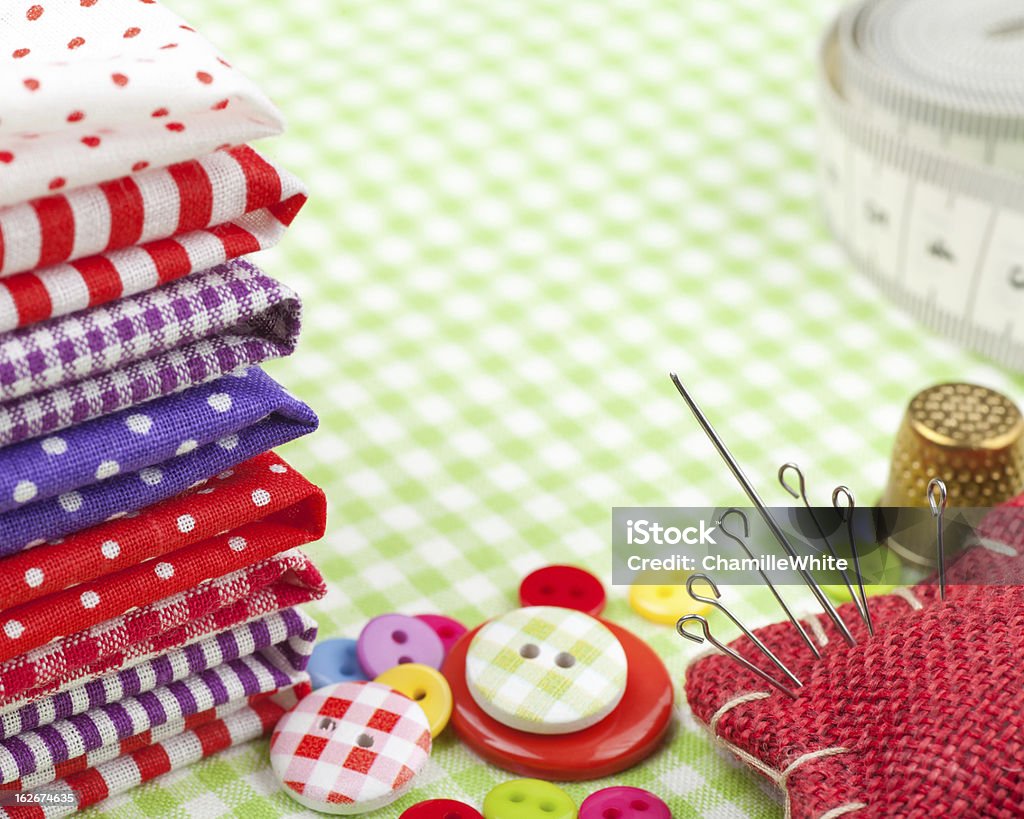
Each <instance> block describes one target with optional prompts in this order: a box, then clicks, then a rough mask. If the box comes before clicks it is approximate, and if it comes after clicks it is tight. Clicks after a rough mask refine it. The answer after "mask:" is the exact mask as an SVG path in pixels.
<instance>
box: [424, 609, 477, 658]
mask: <svg viewBox="0 0 1024 819" xmlns="http://www.w3.org/2000/svg"><path fill="white" fill-rule="evenodd" d="M416 619H417V620H422V621H423V622H424V623H426V624H427V625H428V626H430V627H431V628H432V629H433V630H434V633H435V634H436V635H437V636H438V637H440V638H441V645H443V646H444V653H445V654H447V653H448V652H449V651H451V648H452V646H453V645H455V644H456V643H457V642H458V640H459V638H460V637H461V636H462V635H463V634H465V633H466V630H467V629H466V627H465V626H464V625H462V623H460V622H459V621H458V620H455V619H454V618H452V617H446V616H445V615H443V614H417V615H416Z"/></svg>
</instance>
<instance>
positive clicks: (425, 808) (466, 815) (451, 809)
mask: <svg viewBox="0 0 1024 819" xmlns="http://www.w3.org/2000/svg"><path fill="white" fill-rule="evenodd" d="M398 819H484V817H483V815H482V814H481V813H480V811H478V810H477V809H476V808H471V807H470V806H469V805H467V804H466V803H465V802H456V801H455V800H454V799H428V800H427V801H426V802H420V803H419V804H417V805H413V806H412V807H411V808H406V809H405V812H404V813H403V814H402V815H401V816H400V817H398Z"/></svg>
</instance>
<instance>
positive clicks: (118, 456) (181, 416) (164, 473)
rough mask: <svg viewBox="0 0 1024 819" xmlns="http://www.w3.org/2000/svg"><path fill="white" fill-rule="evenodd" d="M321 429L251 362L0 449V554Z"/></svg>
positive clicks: (145, 502) (151, 499) (153, 498)
mask: <svg viewBox="0 0 1024 819" xmlns="http://www.w3.org/2000/svg"><path fill="white" fill-rule="evenodd" d="M316 426H317V418H316V415H315V414H314V413H313V411H312V410H311V409H310V408H309V407H307V406H306V405H305V404H303V403H302V402H301V401H299V400H298V399H296V398H294V397H293V396H291V395H289V394H288V393H287V392H285V390H284V389H283V388H282V387H281V386H280V385H279V384H277V382H275V381H274V380H273V379H272V378H270V376H268V375H267V374H266V373H264V372H263V371H262V370H260V369H259V368H257V367H253V368H250V369H248V370H242V371H239V372H238V373H237V374H235V375H228V376H224V377H223V378H219V379H217V380H216V381H212V382H209V383H207V384H203V385H201V386H197V387H193V388H192V389H190V390H186V391H185V392H181V393H178V394H176V395H171V396H167V397H165V398H161V399H158V400H156V401H151V402H148V403H146V404H144V405H142V406H139V407H133V408H131V409H128V410H123V411H121V412H117V413H114V414H112V415H107V416H103V417H101V418H97V419H95V420H93V421H90V422H88V423H85V424H80V425H77V426H74V427H71V428H70V429H68V430H65V431H64V432H62V433H61V434H59V435H53V436H49V437H46V438H41V439H35V440H31V441H23V442H21V443H19V444H15V445H13V446H8V447H5V448H3V449H0V556H5V555H9V554H13V553H15V552H17V551H20V550H21V549H23V548H25V547H27V546H30V545H34V544H35V543H37V542H40V541H41V540H46V539H53V538H59V537H62V536H64V535H66V534H68V533H70V532H74V531H77V530H79V529H82V528H84V527H86V526H92V525H94V524H96V523H100V522H101V521H103V520H106V519H107V518H109V517H111V516H112V515H123V514H125V513H131V512H134V511H136V510H138V509H141V508H143V507H145V506H149V505H150V504H152V503H156V502H158V501H160V500H163V499H164V498H168V497H171V496H172V495H176V494H177V493H179V492H182V491H184V490H185V489H187V488H188V487H189V486H191V485H192V484H194V483H195V482H196V481H199V480H202V479H204V478H208V477H210V476H211V475H215V474H217V473H218V472H222V471H223V470H225V469H227V468H228V467H231V466H234V465H235V464H237V463H240V462H242V461H244V460H246V459H248V458H250V457H252V456H254V455H258V454H259V453H261V452H266V451H267V450H269V449H273V448H274V447H276V446H280V445H281V444H283V443H285V442H287V441H291V440H293V439H295V438H298V437H300V436H302V435H305V434H307V433H310V432H312V431H313V430H314V429H316Z"/></svg>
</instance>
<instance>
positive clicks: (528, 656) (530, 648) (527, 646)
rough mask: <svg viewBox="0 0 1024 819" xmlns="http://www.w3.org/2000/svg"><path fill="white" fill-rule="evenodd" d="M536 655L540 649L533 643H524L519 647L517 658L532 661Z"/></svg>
mask: <svg viewBox="0 0 1024 819" xmlns="http://www.w3.org/2000/svg"><path fill="white" fill-rule="evenodd" d="M538 654H540V649H539V648H537V646H535V645H534V644H533V643H524V644H523V645H521V646H520V647H519V656H520V657H522V658H523V659H524V660H532V659H534V658H535V657H536V656H537V655H538Z"/></svg>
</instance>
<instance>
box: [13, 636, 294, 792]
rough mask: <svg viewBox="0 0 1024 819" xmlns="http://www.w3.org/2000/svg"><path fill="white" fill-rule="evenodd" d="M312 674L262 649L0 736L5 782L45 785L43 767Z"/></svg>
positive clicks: (102, 750)
mask: <svg viewBox="0 0 1024 819" xmlns="http://www.w3.org/2000/svg"><path fill="white" fill-rule="evenodd" d="M306 679H307V677H306V675H305V673H304V672H302V671H298V670H296V669H288V670H284V669H281V668H278V667H277V666H276V665H274V664H273V663H270V662H269V661H268V660H266V659H265V658H264V657H263V656H262V654H260V653H258V652H257V653H253V654H249V655H247V656H244V657H237V658H235V659H233V660H229V661H228V662H225V663H221V664H220V665H217V666H214V667H213V668H209V669H206V670H205V671H201V672H199V673H197V674H193V675H190V676H189V677H186V678H184V679H182V680H178V681H176V682H173V683H170V684H168V685H166V686H160V687H157V688H154V689H153V690H151V691H147V692H144V693H141V694H138V695H134V696H128V697H124V698H122V699H120V700H118V701H116V702H113V703H108V704H106V705H101V706H97V707H96V708H91V709H89V710H88V711H85V712H83V713H81V714H77V715H75V716H73V717H70V718H67V719H62V720H57V721H55V722H53V723H51V724H50V725H47V726H45V727H42V728H38V729H33V730H30V731H24V732H22V733H20V734H17V735H16V736H14V737H10V738H8V739H5V740H2V741H0V784H2V785H9V784H11V783H13V782H16V781H19V780H21V781H23V782H24V786H25V787H34V786H35V785H38V784H45V781H48V780H43V779H41V778H40V775H39V774H40V771H45V770H47V769H52V768H55V767H57V766H60V765H61V764H63V763H65V762H68V761H69V760H72V759H75V758H77V757H81V756H85V757H87V758H88V759H89V764H95V762H96V761H98V759H97V757H98V756H102V757H104V758H111V757H112V756H116V755H117V754H118V753H120V750H119V748H120V745H121V743H122V742H125V741H129V740H131V739H132V738H133V737H137V736H139V735H140V734H143V733H144V732H146V731H152V730H154V729H156V728H158V727H160V726H162V725H164V724H166V723H169V722H175V721H184V720H186V719H187V718H189V717H191V716H193V715H194V714H197V713H201V712H203V711H208V710H211V709H215V708H219V707H221V706H226V705H229V704H230V703H232V702H241V701H244V700H245V699H246V698H248V697H252V696H256V695H258V694H265V693H268V692H272V691H277V690H280V689H282V688H286V687H288V686H291V685H295V684H297V683H300V682H304V681H305V680H306ZM29 777H31V780H30V781H28V780H27V778H29Z"/></svg>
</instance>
